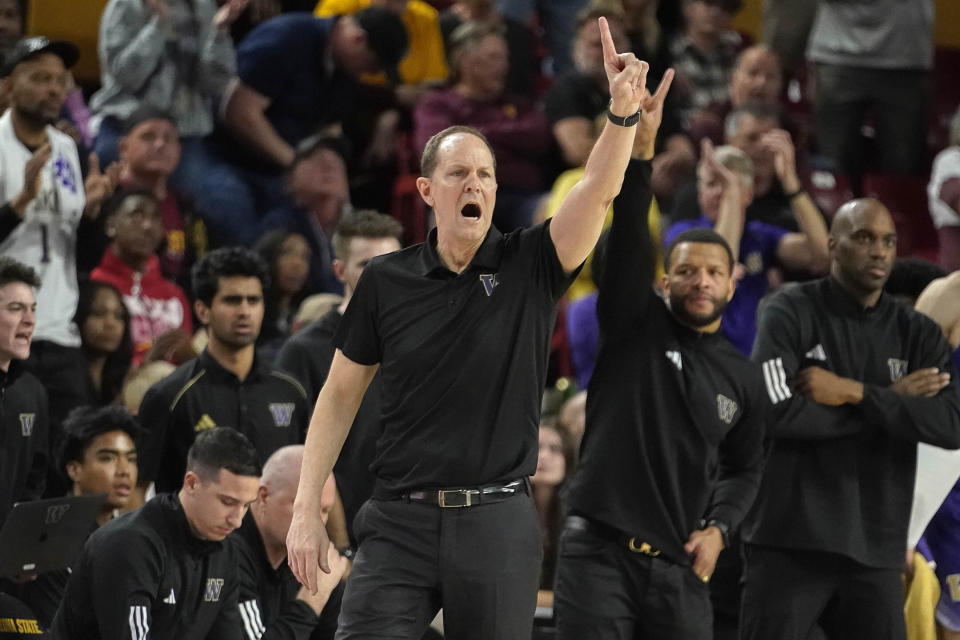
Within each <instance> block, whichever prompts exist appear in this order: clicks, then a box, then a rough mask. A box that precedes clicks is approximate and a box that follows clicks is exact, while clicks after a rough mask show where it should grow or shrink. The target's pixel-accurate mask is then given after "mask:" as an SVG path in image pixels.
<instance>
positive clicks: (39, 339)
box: [0, 37, 119, 423]
mask: <svg viewBox="0 0 960 640" xmlns="http://www.w3.org/2000/svg"><path fill="white" fill-rule="evenodd" d="M78 57H79V53H78V52H77V48H76V47H75V46H74V45H72V44H70V43H69V42H62V41H60V42H51V41H50V40H48V39H47V38H44V37H33V38H25V39H23V40H20V41H19V42H18V43H17V44H16V45H15V46H14V47H13V49H12V50H11V51H10V52H9V54H8V55H7V57H6V58H5V60H4V65H3V68H2V74H3V76H4V78H3V86H4V91H5V93H6V94H7V95H8V96H9V100H10V108H9V109H8V110H7V112H6V113H4V114H3V116H2V117H0V205H2V206H0V254H3V255H6V256H9V257H11V258H14V259H16V260H19V261H21V262H23V263H24V264H27V265H29V266H31V267H33V268H34V269H35V270H36V271H37V273H38V274H39V276H40V279H41V280H42V282H43V284H42V285H41V287H40V288H39V289H38V290H37V307H38V309H39V310H40V312H39V313H38V314H37V328H36V331H35V333H34V343H33V352H32V353H31V357H30V360H29V362H28V367H29V368H30V369H32V370H33V371H34V373H36V374H37V377H38V378H40V380H41V382H43V383H44V385H45V386H46V387H47V391H48V392H49V393H50V398H51V418H52V421H53V422H55V423H58V422H59V420H60V419H62V417H64V416H65V415H66V413H67V411H68V410H69V409H70V408H71V407H73V406H75V405H76V404H80V403H82V401H83V398H85V397H86V390H85V388H84V384H85V383H84V380H85V375H86V374H85V365H84V364H83V358H82V356H81V355H80V351H79V347H80V335H79V332H78V331H77V328H76V326H75V325H74V324H73V321H72V318H73V315H74V311H76V308H77V298H78V291H77V271H76V246H77V238H78V234H82V233H83V231H84V230H85V229H90V228H91V226H92V225H84V224H83V222H84V221H90V220H92V219H95V218H96V216H97V214H98V213H99V207H100V203H101V201H102V200H103V199H104V197H106V196H107V195H109V193H110V192H111V191H112V190H113V185H114V183H115V180H116V177H117V174H118V171H119V168H118V167H116V166H114V167H110V168H108V169H107V171H106V172H105V173H103V174H101V173H100V170H99V164H98V162H97V158H96V156H95V155H91V157H90V172H89V175H88V176H87V178H86V181H84V178H83V175H82V173H81V169H80V159H79V157H78V156H77V145H76V143H75V142H74V141H73V138H71V137H70V136H68V135H65V134H63V133H61V132H60V131H58V130H57V129H56V128H54V127H53V123H54V122H56V120H57V119H58V118H59V116H60V109H61V108H62V107H63V102H64V99H65V98H66V85H67V77H68V74H67V69H68V68H69V67H71V66H72V65H73V64H74V63H75V62H76V61H77V58H78Z"/></svg>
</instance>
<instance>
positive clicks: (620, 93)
mask: <svg viewBox="0 0 960 640" xmlns="http://www.w3.org/2000/svg"><path fill="white" fill-rule="evenodd" d="M599 20H600V38H601V41H602V43H603V66H604V69H605V70H606V72H607V82H608V83H609V85H610V96H611V98H612V100H611V101H610V113H611V114H613V115H614V116H618V117H621V118H626V117H628V116H631V115H633V114H634V113H636V112H637V111H638V110H639V109H640V107H641V102H642V99H643V96H644V93H643V92H644V90H645V85H646V79H647V70H648V68H649V66H648V65H647V63H646V62H643V61H640V60H637V58H636V56H634V55H633V54H632V53H620V54H618V53H617V50H616V47H615V46H614V44H613V38H612V37H611V35H610V27H609V26H608V25H607V21H606V19H605V18H600V19H599ZM659 93H660V92H659V91H658V94H659ZM663 93H664V95H665V94H666V90H664V92H663ZM658 98H659V100H660V101H661V104H662V101H663V95H658ZM634 133H635V132H634V128H633V127H623V126H619V125H615V124H613V123H612V122H607V123H606V125H605V126H604V128H603V132H602V133H601V134H600V137H599V138H598V139H597V143H596V144H595V145H594V147H593V151H591V152H590V157H589V158H588V159H587V165H586V168H585V169H584V174H583V179H582V180H580V182H579V183H578V184H577V185H575V186H574V187H573V189H571V190H570V193H568V194H567V197H566V198H565V199H564V201H563V203H562V204H561V205H560V208H559V209H558V210H557V213H556V215H555V216H554V217H553V222H551V223H550V237H551V239H552V240H553V244H554V247H556V250H557V258H559V260H560V264H561V265H563V268H564V270H565V271H567V272H571V271H573V270H574V269H576V268H577V267H578V266H579V265H580V264H581V263H583V261H584V260H586V258H587V256H588V255H590V251H592V250H593V247H594V245H596V244H597V238H599V237H600V230H601V229H602V227H603V219H604V216H605V215H606V211H607V207H609V206H610V203H611V202H613V199H614V198H615V197H616V196H617V193H618V192H619V191H620V185H621V183H622V182H623V171H624V169H626V167H627V162H628V161H629V159H630V151H631V148H632V147H633V139H634Z"/></svg>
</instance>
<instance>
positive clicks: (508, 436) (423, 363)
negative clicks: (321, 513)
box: [334, 222, 575, 497]
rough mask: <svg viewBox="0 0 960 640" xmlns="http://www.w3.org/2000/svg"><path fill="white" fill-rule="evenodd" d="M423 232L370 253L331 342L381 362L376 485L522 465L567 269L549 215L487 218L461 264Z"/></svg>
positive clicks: (381, 489)
mask: <svg viewBox="0 0 960 640" xmlns="http://www.w3.org/2000/svg"><path fill="white" fill-rule="evenodd" d="M436 243H437V236H436V231H435V230H434V231H432V232H431V233H430V237H429V238H428V240H427V242H425V243H423V244H419V245H416V246H413V247H410V248H408V249H404V250H403V251H399V252H396V253H392V254H389V255H386V256H381V257H377V258H374V259H373V260H371V261H370V263H369V264H368V265H367V267H366V269H364V272H363V275H362V276H361V278H360V282H359V283H358V284H357V290H356V291H355V292H354V295H353V298H352V299H351V301H350V304H349V306H348V307H347V311H346V313H345V314H344V317H343V320H342V321H341V323H340V326H339V328H338V329H337V334H336V336H335V337H334V344H335V345H336V346H337V347H338V348H339V349H341V350H342V351H343V353H344V355H346V356H347V357H348V358H349V359H351V360H353V361H354V362H357V363H360V364H364V365H372V364H376V363H380V375H381V378H382V382H383V387H382V398H381V401H382V403H383V404H382V406H383V415H382V429H383V433H382V434H381V436H380V439H379V441H378V442H377V457H376V459H375V460H374V462H373V465H372V469H373V471H374V473H376V475H377V485H378V486H377V491H376V492H375V494H374V495H377V496H383V497H387V496H389V495H390V494H391V493H397V492H400V491H402V490H405V489H411V488H415V487H457V486H479V485H485V484H490V483H497V482H504V481H509V480H512V479H515V478H519V477H522V476H527V475H531V474H533V473H534V471H535V470H536V465H537V424H538V421H539V416H540V397H541V395H542V393H543V388H544V383H545V378H546V372H547V357H548V352H549V343H550V337H551V334H552V332H553V326H554V320H555V318H556V307H557V302H558V301H559V299H560V297H561V296H562V295H563V292H564V291H565V290H566V288H567V287H568V286H569V284H570V282H571V280H572V278H573V276H574V275H575V274H565V273H564V271H563V266H562V265H561V264H560V261H559V259H558V258H557V253H556V250H555V249H554V246H553V241H552V240H551V238H550V231H549V222H547V223H544V224H540V225H537V226H534V227H531V228H529V229H522V230H518V231H514V232H511V233H509V234H507V235H503V234H501V233H500V232H499V231H497V230H496V229H495V228H493V227H491V228H490V231H489V232H488V234H487V237H486V239H485V240H484V242H483V244H482V245H481V246H480V248H479V250H478V251H477V254H476V255H475V256H474V258H473V260H472V261H471V263H470V265H469V266H468V267H467V268H466V269H464V271H463V272H462V273H460V274H455V273H453V272H451V271H450V270H448V269H447V268H446V267H444V266H443V264H442V263H441V261H440V258H439V256H438V255H437V250H436Z"/></svg>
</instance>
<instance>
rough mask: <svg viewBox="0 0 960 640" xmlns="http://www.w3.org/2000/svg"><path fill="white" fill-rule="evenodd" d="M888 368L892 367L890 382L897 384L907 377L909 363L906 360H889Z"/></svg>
mask: <svg viewBox="0 0 960 640" xmlns="http://www.w3.org/2000/svg"><path fill="white" fill-rule="evenodd" d="M887 366H888V367H890V382H896V381H897V380H899V379H900V378H902V377H903V376H905V375H907V366H908V363H907V361H906V360H900V359H898V358H888V359H887Z"/></svg>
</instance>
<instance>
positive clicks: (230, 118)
mask: <svg viewBox="0 0 960 640" xmlns="http://www.w3.org/2000/svg"><path fill="white" fill-rule="evenodd" d="M231 103H233V104H231ZM224 120H225V122H226V123H227V125H228V126H229V127H230V129H231V130H232V131H233V133H234V134H236V135H237V136H238V137H239V138H240V139H241V140H242V141H243V142H244V143H245V144H246V145H247V146H249V147H251V148H253V149H255V150H256V151H258V152H259V153H261V154H263V155H264V156H266V157H267V158H269V159H270V160H271V161H272V162H274V163H276V164H278V165H280V166H281V167H288V166H290V164H291V163H292V162H293V155H294V152H293V147H291V146H290V145H289V144H287V141H286V140H284V139H283V138H281V137H280V134H278V133H277V131H276V129H274V128H273V125H272V124H271V123H270V120H268V119H267V115H266V113H264V111H263V109H261V108H260V107H259V105H257V104H255V102H254V101H253V100H251V99H250V97H249V96H246V95H244V94H243V93H242V90H241V89H240V88H237V89H236V90H235V91H234V95H233V97H232V98H231V99H230V103H228V104H227V108H226V112H225V117H224Z"/></svg>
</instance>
